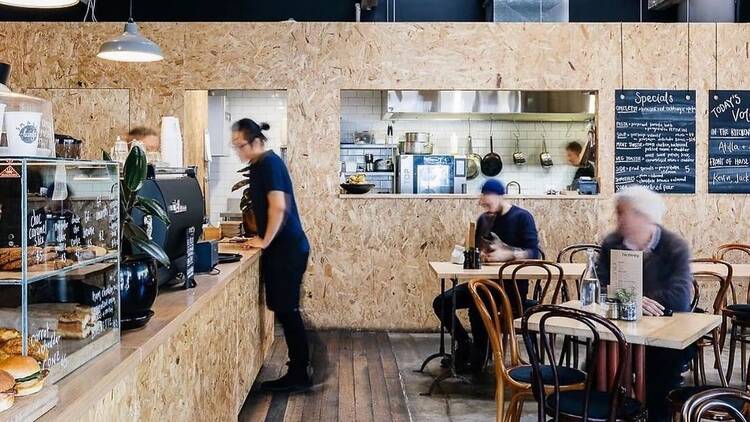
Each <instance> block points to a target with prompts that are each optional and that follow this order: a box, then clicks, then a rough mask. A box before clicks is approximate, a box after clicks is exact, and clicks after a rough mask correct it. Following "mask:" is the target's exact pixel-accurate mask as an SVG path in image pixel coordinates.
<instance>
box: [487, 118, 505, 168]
mask: <svg viewBox="0 0 750 422" xmlns="http://www.w3.org/2000/svg"><path fill="white" fill-rule="evenodd" d="M501 171H503V160H502V158H500V155H498V154H496V153H495V146H494V145H493V144H492V120H490V152H489V153H487V155H485V156H484V158H482V173H483V174H484V175H485V176H487V177H494V176H497V175H498V174H500V172H501Z"/></svg>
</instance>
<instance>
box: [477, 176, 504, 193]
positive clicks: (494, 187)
mask: <svg viewBox="0 0 750 422" xmlns="http://www.w3.org/2000/svg"><path fill="white" fill-rule="evenodd" d="M488 193H492V194H495V195H505V185H503V182H502V181H500V180H497V179H488V180H487V181H486V182H484V185H482V194H488Z"/></svg>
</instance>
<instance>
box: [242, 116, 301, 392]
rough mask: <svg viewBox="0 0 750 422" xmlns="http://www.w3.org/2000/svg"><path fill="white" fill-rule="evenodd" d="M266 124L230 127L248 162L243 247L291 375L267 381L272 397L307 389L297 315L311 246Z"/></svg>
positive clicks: (248, 122) (244, 122)
mask: <svg viewBox="0 0 750 422" xmlns="http://www.w3.org/2000/svg"><path fill="white" fill-rule="evenodd" d="M269 128H270V127H269V125H268V124H267V123H261V124H260V125H259V124H257V123H255V122H254V121H252V120H250V119H241V120H238V121H237V122H235V123H234V125H233V126H232V148H234V150H235V152H236V153H237V155H238V156H239V158H240V159H241V160H242V161H243V162H247V163H249V166H248V167H249V169H248V172H249V173H250V177H249V178H250V180H252V183H250V184H249V185H248V186H249V189H250V196H251V203H252V209H253V213H254V214H255V220H256V224H257V227H258V233H259V236H256V237H254V238H252V239H250V240H249V241H247V242H246V243H245V245H244V247H245V248H260V249H262V250H263V253H262V254H261V256H260V265H261V280H262V282H263V284H264V286H265V291H266V305H267V306H268V308H269V309H270V310H272V311H273V312H274V313H275V314H276V318H277V319H278V320H279V322H280V323H281V327H282V328H283V330H284V338H285V339H286V344H287V348H288V352H289V363H288V364H289V370H288V372H287V373H286V374H285V375H284V376H282V377H281V378H279V379H277V380H273V381H266V382H264V383H262V384H261V389H263V390H265V391H276V392H298V391H305V390H308V389H309V388H310V387H311V386H312V380H311V378H310V375H309V373H308V366H309V346H308V341H307V333H306V332H305V324H304V321H303V320H302V315H301V313H300V310H299V304H300V290H301V288H302V280H303V277H304V275H305V271H306V269H307V260H308V257H309V255H310V245H309V243H308V241H307V236H306V235H305V232H304V231H303V229H302V223H301V221H300V218H299V213H298V212H297V203H296V201H295V199H294V189H293V186H292V180H291V178H290V177H289V172H288V170H287V168H286V165H284V162H283V161H282V160H281V158H280V157H279V156H278V155H276V153H274V152H273V151H272V150H267V149H266V141H267V138H266V135H265V134H264V133H263V132H264V131H267V130H268V129H269Z"/></svg>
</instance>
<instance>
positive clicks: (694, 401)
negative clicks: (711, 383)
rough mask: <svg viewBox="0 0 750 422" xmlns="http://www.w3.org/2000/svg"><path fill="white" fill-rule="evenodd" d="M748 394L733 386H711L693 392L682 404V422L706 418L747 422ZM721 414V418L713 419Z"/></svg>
mask: <svg viewBox="0 0 750 422" xmlns="http://www.w3.org/2000/svg"><path fill="white" fill-rule="evenodd" d="M749 407H750V394H748V393H747V392H745V391H742V390H738V389H735V388H712V389H710V390H705V391H701V392H699V393H696V394H694V395H693V396H692V397H690V398H689V399H688V400H686V401H685V404H684V405H683V406H682V411H681V413H680V416H681V417H682V421H683V422H700V421H702V420H706V419H713V420H734V421H737V422H740V421H741V422H747V415H748V408H749ZM716 415H723V416H722V417H723V419H714V418H715V417H716Z"/></svg>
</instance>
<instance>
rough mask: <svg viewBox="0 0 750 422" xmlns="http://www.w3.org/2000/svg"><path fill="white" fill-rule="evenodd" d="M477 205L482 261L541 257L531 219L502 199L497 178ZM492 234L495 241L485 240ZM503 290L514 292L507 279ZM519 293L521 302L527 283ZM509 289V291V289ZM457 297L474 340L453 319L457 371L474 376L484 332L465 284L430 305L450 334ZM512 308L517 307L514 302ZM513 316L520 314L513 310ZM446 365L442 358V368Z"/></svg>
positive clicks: (502, 188) (482, 353)
mask: <svg viewBox="0 0 750 422" xmlns="http://www.w3.org/2000/svg"><path fill="white" fill-rule="evenodd" d="M479 206H480V207H481V208H482V209H483V210H484V213H483V214H482V215H481V216H479V219H478V220H477V231H476V234H475V244H476V245H479V247H480V249H481V250H482V259H483V260H484V261H489V262H503V261H512V260H517V259H536V258H539V257H540V249H539V240H538V239H539V237H538V233H537V230H536V224H535V222H534V217H532V215H531V213H529V212H528V211H527V210H525V209H523V208H521V207H518V206H516V205H513V204H511V203H510V202H508V200H506V199H505V185H504V184H503V183H502V182H501V181H499V180H496V179H489V180H487V181H486V182H485V183H484V185H483V186H482V195H481V196H480V198H479ZM490 233H494V236H496V238H497V239H496V240H495V241H494V242H490V241H488V237H490V236H492V235H491V234H490ZM503 283H504V286H505V289H506V291H513V290H512V289H513V287H512V285H511V284H510V283H511V282H510V281H509V280H504V281H503ZM516 283H517V285H518V290H519V292H520V294H521V298H522V299H526V296H527V295H528V291H529V282H528V280H518V281H517V282H516ZM509 289H511V290H509ZM454 296H455V298H456V309H468V310H469V322H470V324H471V331H472V333H473V337H474V341H473V343H472V341H471V340H470V338H469V334H468V333H467V332H466V329H465V328H464V327H463V326H462V325H461V323H460V322H459V321H458V319H456V320H455V323H456V325H455V327H454V335H455V341H456V343H457V345H456V346H457V348H456V368H457V369H459V370H460V371H463V372H466V371H467V370H471V371H472V372H474V373H475V374H478V373H479V371H481V368H482V366H483V364H484V361H485V358H486V354H487V341H488V339H487V331H486V330H485V327H484V324H483V323H482V318H481V316H480V315H479V311H478V310H477V308H476V306H475V305H474V301H473V299H472V297H471V293H470V292H469V287H468V284H460V285H458V286H456V287H455V288H453V289H449V290H447V291H446V292H445V293H444V294H441V295H438V296H437V297H436V298H435V299H434V300H433V302H432V308H433V310H434V311H435V315H437V317H438V318H439V319H440V320H442V322H443V324H444V326H445V328H446V330H447V331H449V332H450V331H451V327H452V326H453V322H454V318H453V317H454V315H453V314H452V313H451V309H452V300H453V297H454ZM532 305H533V303H531V301H527V302H526V303H524V304H523V307H524V309H526V308H528V307H530V306H532ZM513 306H514V307H515V306H516V304H515V303H513ZM514 314H515V315H520V314H521V311H519V310H518V309H514ZM448 363H449V362H448V361H447V360H445V359H444V361H443V365H444V366H446V365H447V364H448Z"/></svg>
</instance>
